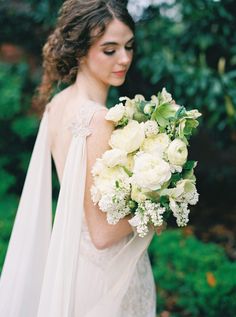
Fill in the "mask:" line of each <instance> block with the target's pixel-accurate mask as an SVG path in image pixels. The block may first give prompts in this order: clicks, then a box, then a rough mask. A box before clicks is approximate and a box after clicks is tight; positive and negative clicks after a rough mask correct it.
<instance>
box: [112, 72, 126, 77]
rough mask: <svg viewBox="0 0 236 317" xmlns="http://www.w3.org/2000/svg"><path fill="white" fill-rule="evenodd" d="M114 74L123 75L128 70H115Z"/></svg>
mask: <svg viewBox="0 0 236 317" xmlns="http://www.w3.org/2000/svg"><path fill="white" fill-rule="evenodd" d="M114 74H115V75H116V76H118V77H123V76H125V74H126V70H122V71H118V72H114Z"/></svg>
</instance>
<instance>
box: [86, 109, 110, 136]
mask: <svg viewBox="0 0 236 317" xmlns="http://www.w3.org/2000/svg"><path fill="white" fill-rule="evenodd" d="M107 112H108V109H107V108H106V107H105V106H104V107H101V108H100V109H98V110H97V111H96V112H95V113H94V115H93V118H92V120H91V123H90V125H91V128H92V130H93V131H96V134H97V136H100V135H101V136H103V137H105V136H106V135H107V134H109V135H110V134H111V132H112V131H113V130H114V124H113V122H111V121H108V120H106V118H105V117H106V114H107Z"/></svg>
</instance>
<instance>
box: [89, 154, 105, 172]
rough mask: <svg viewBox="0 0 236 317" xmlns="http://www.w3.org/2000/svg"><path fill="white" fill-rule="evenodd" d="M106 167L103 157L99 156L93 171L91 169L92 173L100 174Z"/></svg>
mask: <svg viewBox="0 0 236 317" xmlns="http://www.w3.org/2000/svg"><path fill="white" fill-rule="evenodd" d="M105 167H106V166H105V164H104V162H103V160H102V159H101V158H97V159H96V162H95V164H94V165H93V167H92V171H91V173H92V175H93V176H97V175H99V174H100V173H101V172H102V171H103V169H104V168H105Z"/></svg>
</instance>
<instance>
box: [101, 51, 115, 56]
mask: <svg viewBox="0 0 236 317" xmlns="http://www.w3.org/2000/svg"><path fill="white" fill-rule="evenodd" d="M103 53H104V54H106V55H113V54H114V53H115V50H112V51H104V52H103Z"/></svg>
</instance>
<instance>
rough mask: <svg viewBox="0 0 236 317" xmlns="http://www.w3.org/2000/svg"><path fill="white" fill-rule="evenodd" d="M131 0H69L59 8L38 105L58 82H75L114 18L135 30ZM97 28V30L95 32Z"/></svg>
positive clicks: (40, 106)
mask: <svg viewBox="0 0 236 317" xmlns="http://www.w3.org/2000/svg"><path fill="white" fill-rule="evenodd" d="M126 5H127V1H120V0H116V1H115V0H86V1H84V0H66V1H65V2H64V4H63V5H62V8H61V9H60V11H59V17H58V20H57V24H56V28H55V30H54V31H53V33H52V34H51V35H50V36H49V37H48V40H47V42H46V44H45V45H44V47H43V76H42V82H41V84H40V85H39V87H38V88H37V95H36V97H35V98H34V102H33V104H34V107H35V108H37V109H38V110H39V109H40V110H41V111H42V109H43V107H45V105H46V103H47V102H48V101H49V99H50V97H51V96H52V94H53V90H54V86H55V84H56V83H59V84H60V83H66V84H70V83H72V82H73V81H74V80H75V78H76V74H77V72H78V69H79V62H80V59H81V58H82V57H84V56H86V54H87V52H88V50H89V48H90V47H91V45H92V44H93V43H94V42H95V41H96V40H97V39H99V38H100V37H101V36H102V35H103V34H104V32H105V30H106V26H107V25H108V24H109V23H110V22H111V21H112V20H113V19H114V18H116V19H118V20H120V21H121V22H123V23H124V24H126V25H127V26H128V27H129V28H130V29H131V30H132V31H133V33H134V30H135V25H134V21H133V19H132V17H131V16H130V14H129V13H128V10H127V7H126ZM95 30H96V32H94V31H95Z"/></svg>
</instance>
